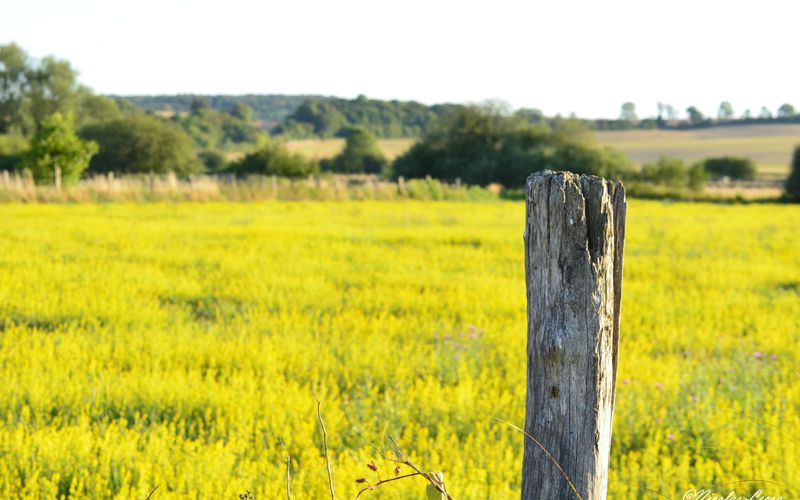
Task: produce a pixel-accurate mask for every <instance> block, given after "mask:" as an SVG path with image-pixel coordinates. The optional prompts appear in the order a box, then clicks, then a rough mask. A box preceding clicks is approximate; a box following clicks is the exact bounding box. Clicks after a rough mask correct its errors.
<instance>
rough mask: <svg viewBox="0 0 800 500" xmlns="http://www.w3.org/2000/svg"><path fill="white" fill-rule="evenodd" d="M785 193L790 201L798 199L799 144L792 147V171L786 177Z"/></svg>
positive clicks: (799, 177) (799, 189) (799, 179)
mask: <svg viewBox="0 0 800 500" xmlns="http://www.w3.org/2000/svg"><path fill="white" fill-rule="evenodd" d="M784 187H785V189H786V194H787V195H788V197H789V199H790V200H792V201H800V146H796V147H795V148H794V155H793V156H792V173H791V174H790V175H789V178H788V179H786V184H785V186H784Z"/></svg>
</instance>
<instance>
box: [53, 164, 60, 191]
mask: <svg viewBox="0 0 800 500" xmlns="http://www.w3.org/2000/svg"><path fill="white" fill-rule="evenodd" d="M53 177H54V181H55V182H54V183H55V186H56V192H59V193H60V192H61V167H59V166H58V165H56V168H55V169H54V171H53Z"/></svg>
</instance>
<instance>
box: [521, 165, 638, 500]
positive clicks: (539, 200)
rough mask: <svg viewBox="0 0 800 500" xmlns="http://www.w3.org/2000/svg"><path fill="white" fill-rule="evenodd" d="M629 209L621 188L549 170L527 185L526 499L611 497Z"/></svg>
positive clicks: (524, 470) (536, 176)
mask: <svg viewBox="0 0 800 500" xmlns="http://www.w3.org/2000/svg"><path fill="white" fill-rule="evenodd" d="M625 211H626V201H625V188H624V186H623V185H622V184H621V183H619V182H617V183H616V185H614V184H613V183H612V182H611V181H607V180H605V179H602V178H600V177H594V176H585V175H576V174H572V173H569V172H550V171H545V172H538V173H535V174H533V175H531V176H530V177H529V178H528V182H527V203H526V218H525V219H526V220H525V235H524V239H525V275H526V276H525V277H526V283H527V295H528V348H527V354H528V356H527V359H528V384H527V396H526V410H525V432H526V433H527V434H529V435H530V436H527V437H526V438H525V449H524V457H523V461H522V499H523V500H534V499H542V498H558V499H568V498H578V496H580V497H581V498H582V499H583V500H599V499H605V498H606V488H607V483H608V463H609V451H610V449H611V422H612V417H613V414H614V402H615V401H614V397H615V385H616V376H617V355H618V346H619V319H620V299H621V295H622V254H623V247H624V240H625ZM531 437H532V438H535V441H534V439H531ZM545 450H546V451H545ZM555 462H557V463H558V464H559V465H558V466H556V464H555ZM559 467H560V469H561V470H559ZM565 476H566V477H565ZM567 478H569V480H568V479H567ZM576 493H577V494H576Z"/></svg>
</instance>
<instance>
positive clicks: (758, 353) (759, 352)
mask: <svg viewBox="0 0 800 500" xmlns="http://www.w3.org/2000/svg"><path fill="white" fill-rule="evenodd" d="M753 357H754V358H756V359H761V358H763V357H764V353H763V352H761V351H756V352H754V353H753Z"/></svg>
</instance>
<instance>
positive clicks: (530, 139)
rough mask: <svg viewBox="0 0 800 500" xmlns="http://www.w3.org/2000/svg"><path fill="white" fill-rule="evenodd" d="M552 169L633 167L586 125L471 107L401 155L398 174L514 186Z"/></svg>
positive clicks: (605, 172)
mask: <svg viewBox="0 0 800 500" xmlns="http://www.w3.org/2000/svg"><path fill="white" fill-rule="evenodd" d="M547 169H549V170H568V171H571V172H575V173H580V174H594V175H601V176H604V177H609V178H619V177H622V176H623V175H625V174H626V173H628V172H630V171H631V165H630V162H629V161H628V159H627V158H626V157H625V155H624V154H622V153H621V152H619V151H617V150H614V149H611V148H607V147H605V148H604V147H599V146H597V145H596V144H595V143H594V142H593V141H592V139H591V136H590V132H589V130H588V129H587V127H586V125H585V124H583V123H581V122H578V121H576V120H563V121H557V122H555V124H554V126H553V127H550V126H548V125H546V124H540V125H531V124H530V122H528V121H527V120H522V119H520V118H519V117H518V116H508V115H504V114H502V113H499V112H496V111H493V110H488V109H485V108H479V107H466V108H459V109H457V110H454V111H452V112H451V113H448V114H447V115H445V117H443V119H442V120H441V122H440V123H439V124H438V125H437V126H436V127H435V128H434V130H433V131H431V132H429V133H428V134H426V135H425V136H424V137H423V138H422V140H421V141H420V142H418V143H416V144H415V145H414V146H413V147H412V148H411V149H410V150H409V151H408V152H407V153H406V154H404V155H402V156H400V157H399V158H397V160H395V162H394V164H393V165H392V174H393V175H394V176H395V177H397V176H404V177H406V178H420V177H425V176H428V175H429V176H431V177H434V178H437V179H442V180H445V181H448V182H453V181H454V180H455V179H457V178H460V179H461V180H462V181H463V182H464V183H466V184H477V185H481V186H486V185H488V184H491V183H500V184H502V185H503V186H506V187H510V188H514V187H519V186H522V185H523V184H524V183H525V179H526V178H527V177H528V176H529V175H530V174H531V172H536V171H539V170H547Z"/></svg>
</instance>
